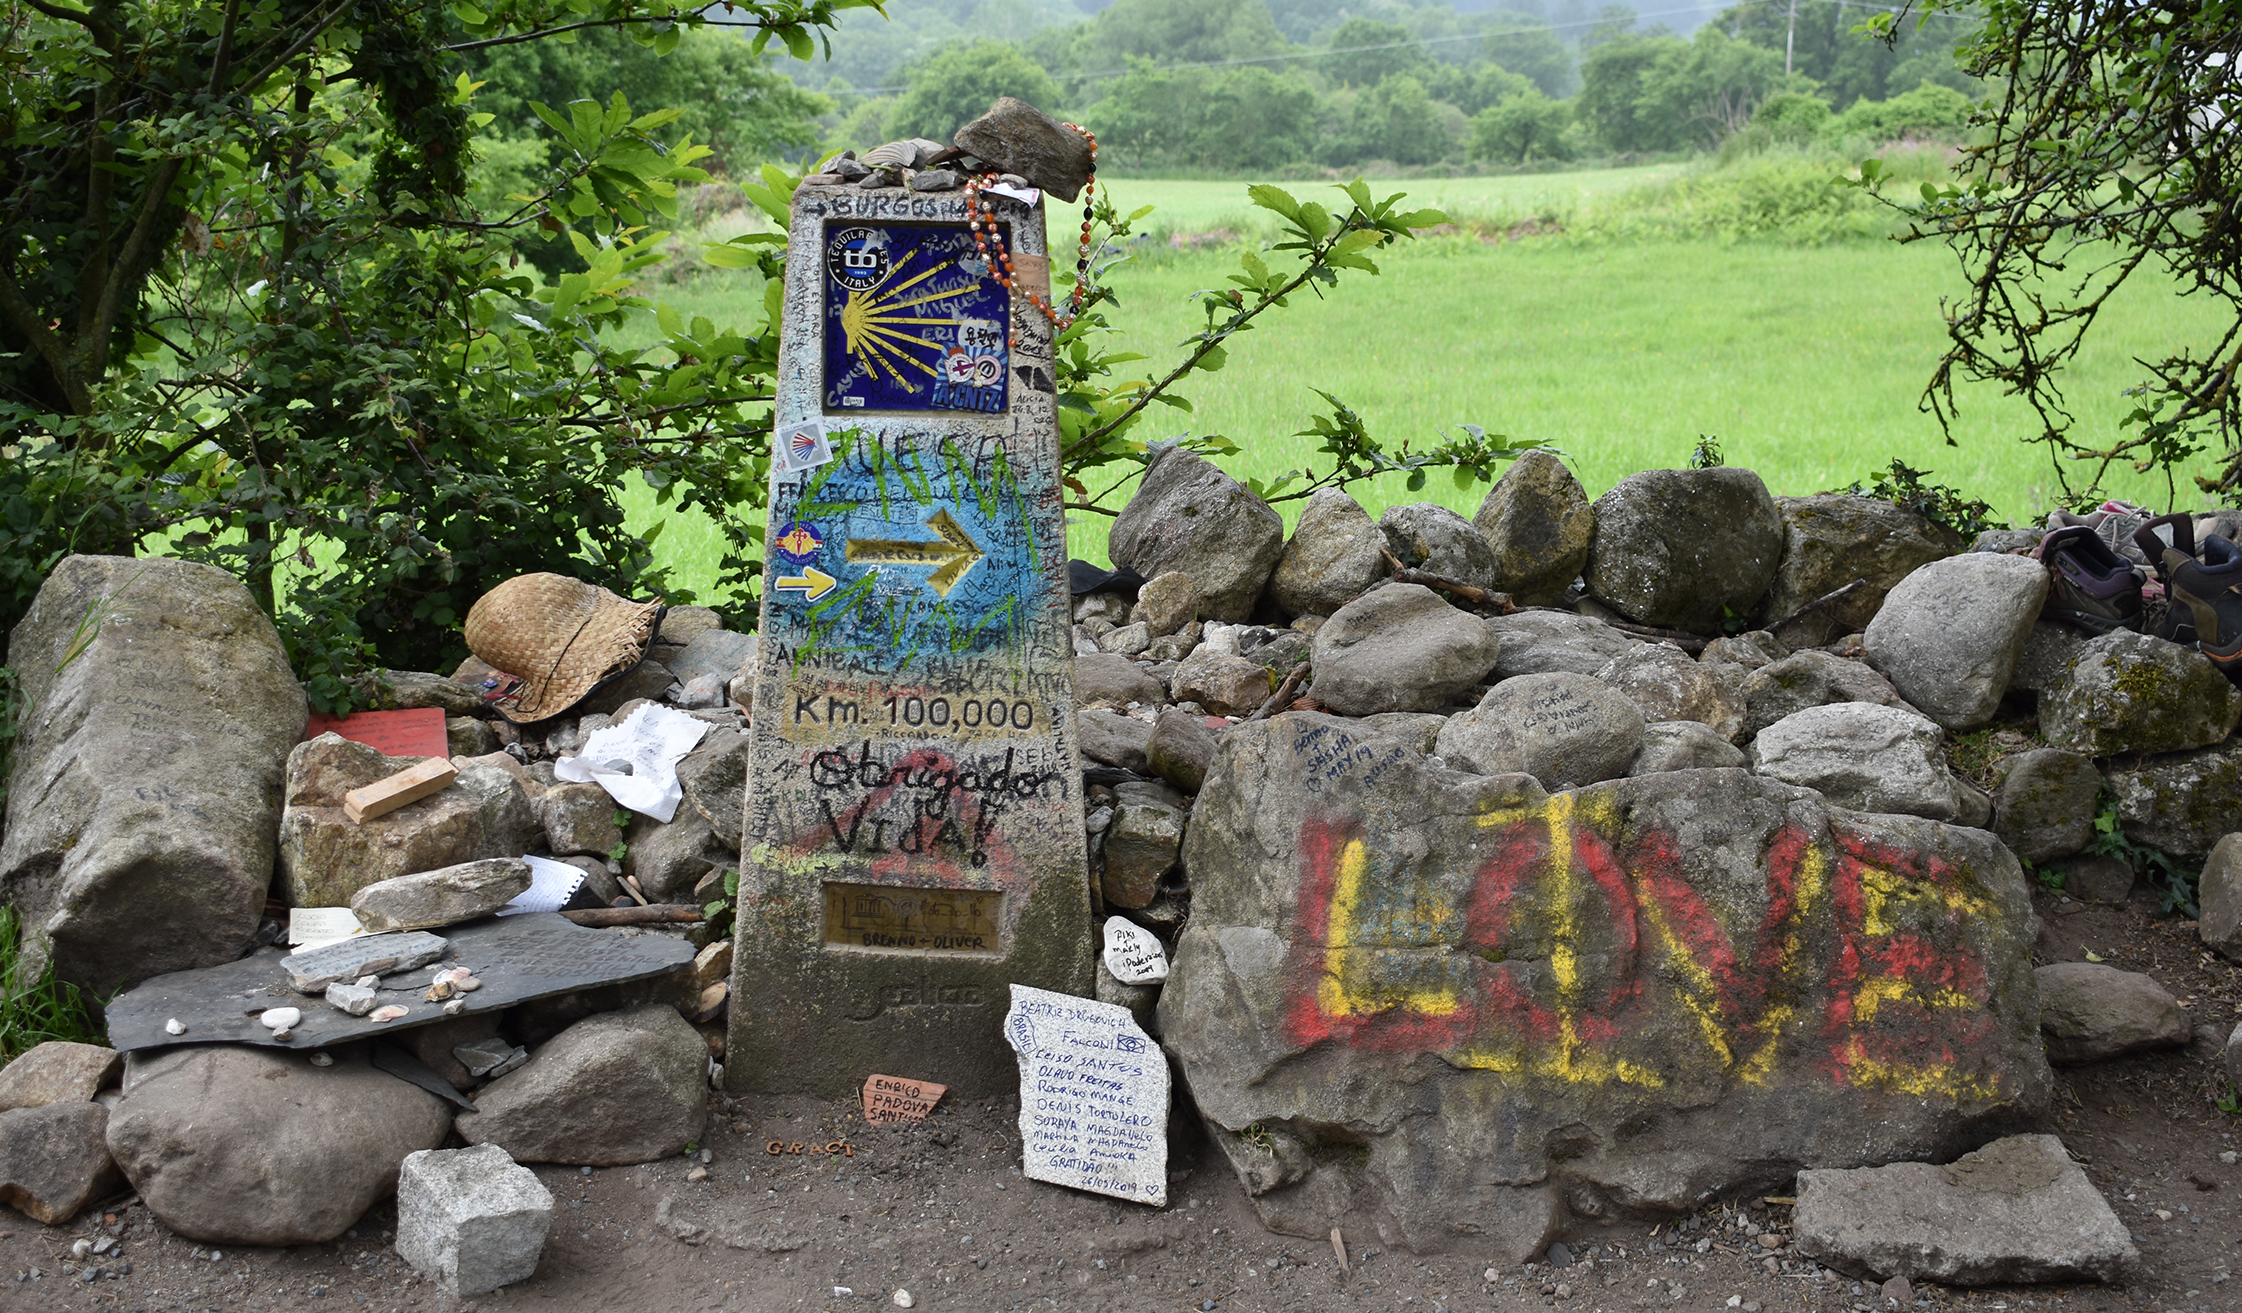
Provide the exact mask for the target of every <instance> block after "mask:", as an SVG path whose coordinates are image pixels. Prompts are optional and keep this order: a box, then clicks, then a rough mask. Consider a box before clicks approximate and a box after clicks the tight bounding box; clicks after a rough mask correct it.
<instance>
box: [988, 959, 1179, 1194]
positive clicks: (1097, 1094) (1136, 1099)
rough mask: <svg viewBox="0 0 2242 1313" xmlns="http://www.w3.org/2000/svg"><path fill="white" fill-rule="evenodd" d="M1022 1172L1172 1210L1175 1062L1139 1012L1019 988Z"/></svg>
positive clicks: (1014, 1032) (1014, 1013) (1016, 1023)
mask: <svg viewBox="0 0 2242 1313" xmlns="http://www.w3.org/2000/svg"><path fill="white" fill-rule="evenodd" d="M1004 1036H1005V1038H1006V1039H1008V1040H1010V1041H1011V1043H1012V1047H1013V1049H1014V1050H1016V1051H1017V1053H1018V1055H1019V1062H1020V1139H1021V1142H1022V1144H1023V1146H1024V1153H1023V1159H1024V1164H1023V1167H1022V1170H1023V1171H1024V1172H1025V1173H1026V1174H1027V1175H1028V1176H1030V1177H1032V1178H1034V1179H1035V1180H1038V1181H1049V1182H1051V1183H1052V1184H1054V1185H1068V1186H1073V1187H1074V1188H1075V1189H1077V1190H1089V1191H1093V1192H1095V1193H1097V1194H1104V1195H1111V1196H1113V1197H1114V1198H1116V1199H1127V1200H1131V1201H1133V1202H1136V1203H1140V1204H1151V1205H1153V1206H1155V1207H1157V1206H1160V1205H1163V1204H1165V1203H1167V1202H1168V1060H1167V1058H1166V1056H1165V1055H1163V1054H1162V1053H1161V1052H1160V1047H1159V1046H1158V1045H1157V1044H1154V1043H1153V1042H1152V1039H1151V1037H1150V1036H1148V1035H1146V1034H1145V1033H1144V1031H1142V1030H1141V1029H1139V1028H1138V1027H1137V1023H1136V1021H1135V1020H1134V1019H1132V1018H1131V1017H1130V1015H1129V1010H1128V1009H1127V1008H1124V1007H1117V1006H1115V1005H1114V1004H1111V1003H1099V1002H1095V1001H1093V1000H1091V999H1085V998H1074V997H1071V996H1069V995H1066V994H1054V993H1051V992H1050V991H1049V990H1043V989H1036V988H1034V987H1033V986H1030V985H1017V984H1016V985H1014V986H1012V1010H1011V1012H1010V1013H1009V1014H1007V1015H1006V1017H1005V1019H1004Z"/></svg>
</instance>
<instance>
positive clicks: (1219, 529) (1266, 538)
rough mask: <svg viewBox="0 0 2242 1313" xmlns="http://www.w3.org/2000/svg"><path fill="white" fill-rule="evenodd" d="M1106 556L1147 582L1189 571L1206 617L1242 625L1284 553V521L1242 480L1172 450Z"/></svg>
mask: <svg viewBox="0 0 2242 1313" xmlns="http://www.w3.org/2000/svg"><path fill="white" fill-rule="evenodd" d="M1106 551H1107V552H1108V553H1109V554H1110V555H1111V556H1112V558H1113V563H1114V564H1115V565H1126V566H1129V567H1130V568H1132V569H1134V570H1135V571H1136V572H1137V573H1138V574H1141V575H1143V576H1144V577H1145V578H1147V579H1155V578H1158V577H1159V576H1161V575H1163V574H1166V573H1167V572H1168V571H1170V570H1181V571H1183V572H1184V573H1185V574H1188V575H1190V576H1191V582H1192V583H1193V584H1195V585H1197V586H1198V590H1199V614H1200V615H1203V616H1205V617H1207V618H1208V619H1210V620H1229V621H1240V620H1244V619H1246V618H1247V617H1248V616H1249V615H1251V614H1252V613H1253V603H1254V600H1255V599H1256V598H1258V597H1260V596H1261V586H1262V585H1263V584H1265V583H1267V582H1268V581H1269V572H1270V571H1271V570H1272V569H1274V568H1276V564H1277V558H1278V557H1279V556H1281V555H1282V554H1283V553H1284V520H1283V518H1282V517H1280V516H1279V515H1278V514H1277V513H1276V512H1275V511H1272V510H1270V509H1269V507H1268V504H1267V503H1265V502H1263V501H1262V500H1261V499H1260V498H1259V497H1256V496H1254V495H1253V493H1252V492H1250V491H1249V490H1248V489H1247V488H1246V486H1245V485H1244V484H1242V483H1240V482H1238V481H1237V480H1236V479H1233V478H1231V477H1230V476H1229V475H1227V474H1224V473H1223V472H1222V471H1221V470H1218V469H1216V468H1215V467H1214V466H1212V465H1210V464H1208V463H1207V462H1206V461H1204V460H1201V459H1200V458H1199V457H1198V456H1196V455H1194V454H1192V453H1191V452H1188V451H1185V450H1184V449H1183V448H1181V447H1166V448H1163V449H1162V450H1161V451H1160V453H1159V454H1158V455H1156V456H1154V457H1153V458H1152V463H1151V464H1150V465H1147V466H1145V469H1144V481H1143V482H1141V483H1139V484H1138V485H1137V491H1136V495H1135V496H1133V497H1131V498H1130V499H1129V504H1128V505H1127V506H1125V507H1123V508H1122V509H1121V514H1120V516H1119V518H1117V519H1115V520H1114V522H1113V529H1112V532H1111V533H1110V535H1109V536H1108V537H1107V539H1106Z"/></svg>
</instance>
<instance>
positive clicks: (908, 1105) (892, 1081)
mask: <svg viewBox="0 0 2242 1313" xmlns="http://www.w3.org/2000/svg"><path fill="white" fill-rule="evenodd" d="M949 1090H950V1087H949V1086H947V1085H936V1084H935V1083H933V1082H932V1081H923V1080H910V1079H908V1078H906V1077H902V1076H882V1075H880V1074H878V1073H877V1072H875V1073H873V1074H872V1075H871V1076H868V1077H866V1078H865V1081H864V1120H866V1121H868V1122H916V1121H924V1120H926V1115H927V1114H928V1113H930V1112H932V1111H934V1105H935V1104H937V1103H940V1102H941V1101H942V1096H943V1095H944V1094H947V1093H949Z"/></svg>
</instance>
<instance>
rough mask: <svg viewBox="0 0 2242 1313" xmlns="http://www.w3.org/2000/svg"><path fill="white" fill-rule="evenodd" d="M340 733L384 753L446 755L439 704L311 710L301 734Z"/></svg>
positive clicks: (448, 749)
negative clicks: (342, 711)
mask: <svg viewBox="0 0 2242 1313" xmlns="http://www.w3.org/2000/svg"><path fill="white" fill-rule="evenodd" d="M322 734H340V735H342V736H343V737H344V738H346V739H349V740H350V741H351V742H353V743H363V744H365V745H366V746H367V747H369V748H373V749H376V750H377V751H379V752H380V753H381V754H382V755H383V756H385V757H448V756H450V755H451V740H450V739H449V738H448V737H446V736H445V734H444V711H443V708H441V707H416V708H414V709H412V710H410V711H354V712H352V713H351V714H350V715H347V716H329V715H325V714H323V713H320V712H313V713H312V717H311V720H310V721H309V722H308V723H307V724H305V726H304V737H305V738H306V739H315V738H318V737H319V736H320V735H322Z"/></svg>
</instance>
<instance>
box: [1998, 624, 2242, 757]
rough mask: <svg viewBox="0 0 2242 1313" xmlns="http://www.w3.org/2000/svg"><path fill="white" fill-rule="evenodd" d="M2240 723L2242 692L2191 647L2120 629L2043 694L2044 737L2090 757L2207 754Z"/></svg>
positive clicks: (2083, 653)
mask: <svg viewBox="0 0 2242 1313" xmlns="http://www.w3.org/2000/svg"><path fill="white" fill-rule="evenodd" d="M2237 720H2242V689H2238V688H2236V687H2235V686H2234V685H2232V684H2230V683H2228V682H2227V678H2226V676H2225V675H2222V674H2220V673H2219V669H2218V667H2216V666H2214V665H2212V664H2211V659H2210V658H2209V657H2207V656H2204V655H2203V654H2202V653H2201V652H2198V651H2196V650H2195V649H2194V648H2189V647H2181V646H2180V645H2179V644H2178V643H2171V642H2167V641H2165V640H2164V639H2161V638H2157V637H2154V636H2153V635H2149V634H2136V633H2131V632H2129V631H2127V630H2123V629H2120V630H2118V631H2116V632H2115V633H2108V634H2104V635H2102V636H2101V637H2100V638H2097V639H2094V640H2092V641H2091V642H2088V643H2086V644H2084V645H2083V646H2081V647H2080V648H2079V650H2078V652H2077V653H2076V655H2074V656H2073V658H2072V659H2071V662H2070V666H2069V668H2068V670H2067V671H2066V672H2065V674H2064V676H2063V677H2062V678H2060V679H2057V680H2055V681H2053V682H2052V683H2051V684H2049V685H2048V686H2046V687H2044V688H2043V689H2042V690H2041V692H2040V733H2041V734H2043V735H2045V736H2046V738H2047V741H2048V742H2049V743H2051V744H2053V745H2054V746H2056V747H2058V748H2069V749H2071V750H2072V751H2074V752H2081V753H2084V754H2086V755H2087V756H2089V757H2114V756H2117V755H2118V754H2120V753H2133V752H2181V751H2184V750H2186V749H2188V748H2207V747H2209V746H2210V745H2212V744H2214V743H2217V742H2218V741H2220V740H2221V739H2224V738H2225V737H2226V736H2227V735H2229V734H2232V733H2233V732H2234V724H2235V722H2236V721H2237Z"/></svg>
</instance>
